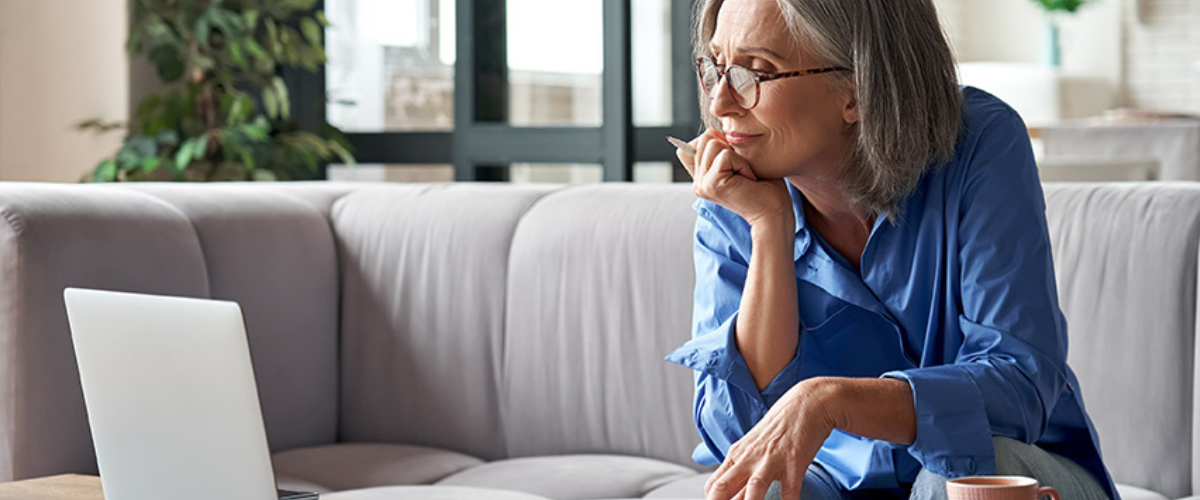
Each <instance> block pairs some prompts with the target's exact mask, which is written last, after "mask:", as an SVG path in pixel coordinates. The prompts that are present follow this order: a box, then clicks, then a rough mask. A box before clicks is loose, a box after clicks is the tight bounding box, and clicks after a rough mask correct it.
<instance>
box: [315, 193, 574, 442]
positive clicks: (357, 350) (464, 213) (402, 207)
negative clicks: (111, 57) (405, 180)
mask: <svg viewBox="0 0 1200 500" xmlns="http://www.w3.org/2000/svg"><path fill="white" fill-rule="evenodd" d="M557 188H558V186H548V185H495V184H490V185H488V184H471V183H458V184H440V185H395V186H385V187H378V188H365V189H361V190H357V191H355V192H354V193H352V194H350V195H347V196H345V197H342V198H341V199H339V200H338V201H337V202H336V203H335V204H334V207H333V225H334V231H335V234H336V238H337V241H338V245H339V249H340V258H341V274H342V285H343V292H342V329H341V331H342V342H341V368H342V378H341V388H342V391H341V402H340V407H341V412H340V415H341V421H340V430H341V435H340V439H341V440H342V441H350V442H398V443H407V444H414V445H423V446H431V447H437V448H444V449H450V450H454V451H459V452H463V453H467V454H470V455H474V456H477V457H480V458H483V459H489V460H491V459H498V458H503V457H504V456H506V453H505V449H504V436H503V434H502V429H503V427H502V425H501V423H500V411H499V408H500V396H499V389H500V383H499V380H500V379H499V376H500V374H501V371H500V356H501V353H500V348H501V346H502V345H503V342H502V339H503V335H504V306H505V301H506V299H507V298H508V297H507V296H506V292H507V287H506V285H505V283H506V281H507V277H508V261H509V248H510V246H511V244H512V237H513V231H514V229H515V228H516V226H517V223H518V221H520V220H521V215H522V214H524V213H525V211H526V210H527V209H528V208H529V207H530V206H532V205H533V204H534V203H535V202H536V200H537V199H538V198H540V197H541V196H543V195H544V194H546V193H548V192H550V191H551V190H553V189H557ZM511 299H512V300H524V299H523V298H522V297H520V296H517V297H511ZM542 418H543V420H548V419H553V418H556V417H555V416H554V415H543V416H542Z"/></svg>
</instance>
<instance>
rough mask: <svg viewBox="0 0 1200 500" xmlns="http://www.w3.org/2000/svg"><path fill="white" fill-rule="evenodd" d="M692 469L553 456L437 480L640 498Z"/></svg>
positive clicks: (570, 495)
mask: <svg viewBox="0 0 1200 500" xmlns="http://www.w3.org/2000/svg"><path fill="white" fill-rule="evenodd" d="M695 473H696V471H694V470H692V469H689V468H687V467H684V466H682V465H677V464H673V463H670V462H664V461H661V460H654V459H650V458H642V457H632V456H621V455H557V456H542V457H527V458H514V459H508V460H497V461H495V462H490V463H487V464H485V465H480V466H478V467H472V468H470V469H467V470H464V471H462V472H459V473H457V474H454V475H451V476H450V477H447V478H445V479H442V480H441V481H438V482H437V484H438V485H444V486H476V487H482V488H495V489H501V490H510V491H520V492H524V493H530V494H533V495H540V496H544V497H546V498H550V499H552V500H592V499H598V498H640V497H641V496H642V495H645V494H646V492H648V491H650V490H653V489H655V488H658V487H659V486H662V485H663V484H666V483H669V482H671V481H674V480H676V479H679V478H683V477H687V476H691V475H694V474H695Z"/></svg>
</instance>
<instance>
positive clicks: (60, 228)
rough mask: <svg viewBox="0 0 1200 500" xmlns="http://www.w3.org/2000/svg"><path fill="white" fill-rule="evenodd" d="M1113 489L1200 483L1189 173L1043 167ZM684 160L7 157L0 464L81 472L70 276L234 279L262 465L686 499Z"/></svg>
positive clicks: (687, 197)
mask: <svg viewBox="0 0 1200 500" xmlns="http://www.w3.org/2000/svg"><path fill="white" fill-rule="evenodd" d="M1046 197H1047V204H1048V218H1049V221H1050V230H1051V232H1052V238H1053V245H1054V252H1055V258H1056V268H1057V272H1058V284H1059V291H1060V294H1061V298H1062V304H1063V306H1064V308H1065V312H1066V315H1067V318H1068V321H1069V322H1070V325H1071V328H1070V331H1071V348H1070V363H1071V365H1072V366H1073V367H1074V369H1075V370H1076V371H1077V373H1078V375H1079V378H1080V380H1081V382H1082V385H1083V389H1084V392H1085V397H1086V401H1087V404H1088V407H1089V409H1090V412H1091V416H1092V418H1093V419H1094V421H1095V423H1096V425H1097V427H1098V428H1099V430H1100V433H1101V439H1102V442H1103V447H1104V452H1105V456H1106V460H1107V462H1108V464H1109V467H1110V469H1111V471H1112V473H1113V474H1114V476H1115V477H1116V479H1117V481H1118V482H1119V483H1121V484H1122V486H1121V491H1122V494H1123V495H1122V496H1123V497H1124V498H1125V500H1142V499H1145V500H1150V499H1157V498H1164V497H1169V498H1181V497H1187V496H1189V495H1193V494H1196V493H1200V456H1197V453H1200V445H1198V444H1197V443H1196V439H1197V438H1198V437H1200V432H1197V431H1198V429H1197V423H1198V422H1200V419H1198V418H1197V413H1196V411H1195V405H1196V403H1197V402H1200V398H1197V397H1196V396H1195V390H1196V388H1197V385H1196V384H1195V382H1194V380H1195V377H1196V375H1197V373H1198V371H1197V369H1196V366H1195V360H1196V354H1195V348H1196V347H1197V346H1196V343H1195V329H1196V326H1197V325H1196V309H1197V307H1196V303H1197V294H1196V287H1197V270H1198V268H1197V260H1198V256H1200V244H1198V243H1200V185H1197V184H1172V183H1154V184H1151V183H1144V184H1105V185H1088V184H1061V185H1055V184H1048V185H1046ZM693 200H694V196H693V194H692V191H691V186H690V185H630V184H602V185H579V186H561V185H495V184H432V185H374V184H330V183H296V184H230V185H205V186H196V185H161V184H158V185H156V184H143V185H105V186H95V185H44V184H18V183H0V216H2V217H3V219H2V220H0V356H2V357H3V358H2V360H0V480H13V479H23V478H30V477H38V476H45V475H51V474H58V473H65V472H79V473H95V472H96V465H95V460H94V455H93V451H92V448H91V439H90V436H89V432H88V426H87V421H86V417H85V412H84V407H83V398H82V394H81V391H80V386H79V381H78V373H77V371H76V368H75V361H74V357H73V354H72V351H71V342H70V337H69V333H68V329H67V322H66V316H65V313H64V310H63V304H62V295H61V294H62V289H63V288H64V287H67V286H79V287H93V288H106V289H115V290H126V291H136V292H146V293H159V294H171V295H185V296H196V297H215V298H221V299H228V300H235V301H238V302H239V303H241V305H242V306H243V310H244V311H245V316H246V322H247V327H248V331H249V336H250V347H251V351H252V356H253V359H254V364H255V371H256V375H257V382H258V386H259V387H258V388H259V394H260V396H261V399H262V408H263V413H264V419H265V422H266V429H267V434H268V438H269V441H270V444H271V448H272V451H273V453H274V462H275V468H276V472H277V473H278V475H279V476H280V482H281V485H282V486H284V487H290V488H303V489H313V490H317V491H321V492H325V493H327V494H326V495H324V497H327V498H333V499H343V500H368V499H372V500H373V499H429V498H438V499H460V498H461V499H467V498H472V499H473V498H487V499H498V500H510V499H511V500H534V499H559V500H574V499H579V500H583V499H617V498H700V497H702V496H703V495H702V490H703V482H704V479H705V477H706V475H707V472H709V471H710V470H711V469H706V468H702V467H698V466H696V465H695V464H694V463H692V461H691V460H690V458H689V457H690V453H691V450H692V448H693V447H694V446H695V445H696V444H697V442H698V436H697V434H696V432H695V430H694V428H693V426H692V416H691V409H692V404H691V397H692V374H691V373H690V372H689V371H688V370H686V369H684V368H680V367H678V366H675V365H672V364H669V363H667V362H665V361H663V360H662V357H663V356H664V355H665V354H667V353H668V352H670V351H671V350H672V349H673V348H675V347H676V346H678V345H679V344H681V343H682V342H684V341H685V340H687V339H688V338H689V328H690V318H691V315H690V311H691V292H692V284H693V282H694V276H693V270H692V263H691V234H692V225H693V222H694V220H695V214H694V213H693V212H692V210H691V204H692V201H693Z"/></svg>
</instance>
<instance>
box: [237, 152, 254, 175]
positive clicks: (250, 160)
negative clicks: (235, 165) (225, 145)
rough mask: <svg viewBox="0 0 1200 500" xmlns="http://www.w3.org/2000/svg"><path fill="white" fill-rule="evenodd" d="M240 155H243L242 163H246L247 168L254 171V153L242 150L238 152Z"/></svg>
mask: <svg viewBox="0 0 1200 500" xmlns="http://www.w3.org/2000/svg"><path fill="white" fill-rule="evenodd" d="M238 156H240V157H241V159H242V165H245V167H246V170H248V171H250V172H253V171H254V168H255V167H254V155H252V154H250V152H248V151H242V152H241V153H239V154H238Z"/></svg>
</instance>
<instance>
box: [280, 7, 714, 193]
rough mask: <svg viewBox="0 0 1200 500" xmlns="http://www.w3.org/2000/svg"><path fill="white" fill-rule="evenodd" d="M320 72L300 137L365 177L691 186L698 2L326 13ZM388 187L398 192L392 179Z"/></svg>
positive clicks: (306, 96)
mask: <svg viewBox="0 0 1200 500" xmlns="http://www.w3.org/2000/svg"><path fill="white" fill-rule="evenodd" d="M321 8H323V9H324V10H325V12H326V16H327V17H328V19H329V21H330V23H331V26H330V27H329V28H328V29H327V30H326V33H325V44H326V53H327V55H328V59H329V61H328V64H327V66H326V68H325V70H324V72H323V74H322V75H319V76H318V77H315V78H314V77H311V76H307V75H302V74H301V75H297V74H293V75H290V78H289V82H290V83H291V84H293V85H294V86H295V87H294V90H293V92H296V93H297V95H298V100H303V101H306V102H307V103H320V102H322V101H323V100H322V99H321V97H322V96H325V97H326V100H324V102H325V105H324V106H318V105H316V104H309V105H305V106H297V114H298V115H300V118H301V121H302V122H304V121H305V120H307V121H308V122H309V123H320V120H326V119H327V120H328V121H329V122H330V123H332V124H334V125H336V126H338V127H340V128H342V129H343V131H345V132H346V133H347V138H348V139H349V140H350V142H351V143H352V144H353V145H354V147H355V153H356V156H357V157H358V159H359V161H360V162H362V163H364V164H383V165H387V166H388V167H390V168H392V169H396V168H399V167H400V166H412V167H413V168H414V169H416V168H423V169H426V170H429V171H431V172H436V175H437V176H439V178H444V177H445V176H446V174H445V172H446V170H445V169H444V168H441V169H437V168H434V169H431V168H430V167H429V166H430V165H438V164H442V165H453V178H454V179H456V180H460V181H471V180H501V181H513V182H521V181H535V182H536V181H542V180H548V181H551V182H591V181H600V180H603V181H634V180H637V181H639V182H641V181H645V182H664V181H669V180H689V178H688V176H687V173H686V172H685V171H683V169H682V167H680V166H679V165H678V163H677V160H676V159H675V154H674V148H673V147H671V146H670V145H669V144H667V142H666V141H665V140H664V137H665V136H666V135H675V136H678V137H693V136H695V135H696V134H697V132H698V131H699V130H700V119H699V111H698V109H697V106H696V102H697V101H696V83H695V76H694V75H693V70H692V64H691V47H690V45H689V40H690V33H689V29H690V17H691V8H692V2H691V0H573V1H571V2H564V1H562V0H324V2H323V5H322V6H321ZM388 177H389V178H407V176H402V175H399V176H398V175H393V174H388Z"/></svg>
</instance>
